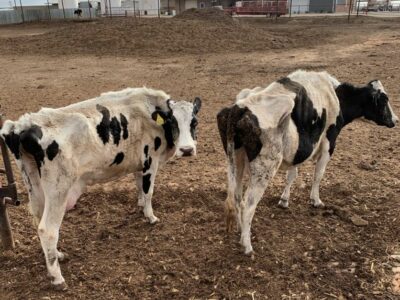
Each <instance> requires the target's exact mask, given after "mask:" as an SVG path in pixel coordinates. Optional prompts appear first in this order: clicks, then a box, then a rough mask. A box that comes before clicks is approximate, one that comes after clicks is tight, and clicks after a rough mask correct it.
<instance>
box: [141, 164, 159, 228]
mask: <svg viewBox="0 0 400 300" xmlns="http://www.w3.org/2000/svg"><path fill="white" fill-rule="evenodd" d="M149 162H150V163H149ZM146 166H147V167H146ZM157 170H158V160H156V159H154V158H153V159H152V158H151V157H149V158H148V160H147V164H146V163H145V167H144V168H143V172H142V180H141V181H142V186H141V191H140V192H139V195H140V193H142V199H143V200H140V198H139V202H140V201H142V203H143V204H144V207H143V213H144V216H145V217H146V218H147V219H149V222H150V224H154V223H157V222H158V221H160V219H159V218H157V217H156V216H155V215H154V213H153V207H152V204H151V198H152V196H153V190H154V182H155V180H156V174H157Z"/></svg>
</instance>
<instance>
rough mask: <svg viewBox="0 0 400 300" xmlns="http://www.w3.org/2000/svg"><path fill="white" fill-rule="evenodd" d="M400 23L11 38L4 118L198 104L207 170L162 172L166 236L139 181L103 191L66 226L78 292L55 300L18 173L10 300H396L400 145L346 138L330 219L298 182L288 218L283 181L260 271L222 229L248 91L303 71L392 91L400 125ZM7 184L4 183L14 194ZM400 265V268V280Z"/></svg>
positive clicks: (170, 23)
mask: <svg viewBox="0 0 400 300" xmlns="http://www.w3.org/2000/svg"><path fill="white" fill-rule="evenodd" d="M399 29H400V23H399V20H398V19H384V18H379V19H374V18H367V17H361V18H358V19H357V20H354V21H353V22H351V23H350V24H346V19H345V18H321V17H320V18H298V19H297V18H293V19H291V20H289V19H279V20H278V21H272V20H268V19H265V18H264V19H258V18H250V19H247V18H241V19H240V20H236V19H235V20H232V19H230V18H224V19H218V18H217V19H211V20H208V19H207V18H205V19H201V18H197V19H195V20H193V19H190V18H172V19H141V20H139V19H136V20H135V19H130V18H123V19H112V20H111V19H107V20H103V19H102V20H96V21H94V22H89V23H51V24H50V23H34V24H24V25H17V26H7V27H0V53H1V56H0V63H1V66H2V67H1V68H0V79H1V80H0V102H1V110H2V112H3V113H5V114H6V117H7V118H11V119H15V118H17V117H18V116H20V115H21V114H23V113H25V112H30V111H36V110H38V109H39V108H40V107H42V106H48V107H59V106H63V105H67V104H69V103H73V102H77V101H80V100H84V99H88V98H90V97H94V96H96V95H99V94H100V93H101V92H105V91H110V90H118V89H121V88H124V87H128V86H132V87H136V86H143V85H146V86H149V87H155V88H160V89H163V90H165V91H167V92H168V93H170V94H171V95H172V97H173V98H175V99H193V97H194V96H200V97H202V99H203V108H202V111H201V112H200V117H199V136H198V140H199V145H198V156H197V157H195V158H188V159H179V160H178V159H176V160H173V161H172V162H170V163H168V164H167V166H166V167H165V168H164V169H163V170H161V172H160V173H159V174H158V178H157V182H156V186H155V192H154V197H153V203H154V209H155V211H156V213H157V216H158V217H160V219H161V222H160V223H158V224H156V225H155V226H151V225H149V224H148V223H147V222H146V220H145V219H144V218H143V216H142V214H141V212H140V211H139V210H138V209H137V207H136V189H135V187H134V179H133V177H132V176H128V177H126V178H122V179H120V180H118V181H115V182H110V183H108V184H105V185H98V186H93V187H91V188H90V189H89V191H88V192H87V193H86V194H84V195H83V196H82V197H81V199H80V200H79V202H78V204H77V207H76V208H75V209H74V210H72V211H71V212H69V213H68V214H67V215H66V217H65V219H64V222H63V226H62V228H61V235H60V242H59V247H60V248H61V250H62V251H65V252H66V253H67V254H68V255H69V259H68V261H67V262H66V263H62V266H61V268H62V271H63V275H64V277H65V279H66V281H67V283H68V285H69V289H68V291H66V292H64V293H60V292H55V291H53V290H51V287H50V285H49V281H48V279H47V278H46V276H45V274H46V266H45V262H44V257H43V253H42V250H41V247H40V242H39V240H38V237H37V234H36V228H34V227H33V225H32V222H31V216H30V215H29V212H28V209H27V202H28V199H27V193H26V190H25V188H24V187H23V185H22V182H21V178H20V174H18V173H16V174H15V176H16V180H17V183H18V192H19V195H18V197H19V199H20V200H21V201H22V204H21V206H20V207H9V215H10V219H11V224H12V228H13V232H14V240H15V244H16V247H15V250H14V251H3V252H1V254H0V276H1V278H2V280H1V282H0V298H1V299H24V300H25V299H94V298H98V299H224V298H225V299H399V297H400V296H399V295H398V293H399V283H400V275H399V273H396V272H397V270H398V269H399V268H398V267H399V261H396V258H398V257H399V256H395V255H396V254H397V255H398V254H400V253H399V252H400V245H399V239H400V217H399V216H400V206H399V200H400V199H399V198H400V196H399V192H400V175H399V174H400V165H399V154H400V133H399V129H398V128H394V129H387V128H382V127H378V126H375V125H370V124H367V123H362V122H355V123H352V124H351V125H349V126H348V127H346V128H345V129H344V130H343V132H342V134H341V135H340V137H339V140H338V143H337V148H336V152H335V154H334V156H333V160H332V161H331V162H330V164H329V165H328V168H327V172H326V175H325V177H324V180H323V182H322V184H321V199H322V200H323V201H324V202H325V203H326V204H328V207H327V208H326V209H312V208H310V207H309V205H308V197H309V192H310V187H311V180H312V166H311V165H307V166H305V167H304V168H301V169H300V174H299V175H300V176H299V178H298V179H297V181H296V184H295V186H294V187H293V192H292V202H291V207H290V208H289V209H288V210H282V209H279V208H278V207H277V202H278V199H279V196H280V194H281V192H282V190H283V188H284V185H285V174H284V173H283V172H280V173H279V174H278V176H276V177H275V179H274V181H273V182H272V184H271V185H270V187H269V188H268V189H267V192H266V194H265V196H264V198H263V200H262V201H261V203H260V205H259V206H258V209H257V212H256V215H255V220H254V222H253V231H252V233H253V246H254V249H255V252H256V253H255V255H254V257H247V256H245V255H243V254H242V251H241V249H240V247H239V244H238V236H237V234H230V235H227V234H226V233H225V228H224V222H223V220H224V219H223V201H224V199H225V196H226V187H225V182H226V179H225V168H226V167H225V166H226V163H225V158H224V154H223V150H222V146H221V144H220V141H219V137H218V132H217V126H216V112H217V111H218V110H219V109H221V108H222V107H224V106H226V105H229V104H230V103H232V102H233V101H234V98H235V95H236V94H237V93H238V92H239V91H240V90H241V89H243V88H246V87H255V86H266V85H267V84H268V83H270V82H271V81H273V80H276V79H278V78H280V77H282V76H285V75H287V74H288V73H289V72H291V71H294V70H296V69H299V68H302V69H307V70H327V71H329V72H330V73H332V74H333V75H335V76H336V77H337V78H339V80H341V81H349V82H352V83H356V84H364V83H367V82H368V81H370V80H372V79H376V78H378V79H380V80H382V82H383V83H384V85H385V87H386V89H387V92H388V94H389V95H390V99H391V102H392V103H393V104H392V105H393V107H394V110H396V111H397V112H399V111H400V102H399V96H400V90H399V78H400V56H399V55H398V53H399V52H398V49H399V47H400V31H399ZM3 183H4V182H3ZM396 267H397V269H396Z"/></svg>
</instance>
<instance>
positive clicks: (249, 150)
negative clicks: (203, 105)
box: [217, 105, 262, 161]
mask: <svg viewBox="0 0 400 300" xmlns="http://www.w3.org/2000/svg"><path fill="white" fill-rule="evenodd" d="M217 122H218V129H219V133H220V136H221V141H222V144H223V146H224V150H225V153H227V145H228V142H230V141H232V142H233V144H234V148H235V149H239V148H241V147H244V149H245V151H246V154H247V158H248V159H249V161H252V160H254V159H255V158H256V157H257V156H258V154H259V153H260V151H261V148H262V142H261V140H260V135H261V128H260V126H259V123H258V119H257V117H256V116H255V115H254V114H252V112H251V111H250V110H249V109H248V108H240V107H239V106H237V105H234V106H232V107H230V108H224V109H223V110H221V111H220V112H219V113H218V115H217Z"/></svg>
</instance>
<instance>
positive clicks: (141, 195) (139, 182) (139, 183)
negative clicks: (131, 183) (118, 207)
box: [135, 171, 144, 208]
mask: <svg viewBox="0 0 400 300" xmlns="http://www.w3.org/2000/svg"><path fill="white" fill-rule="evenodd" d="M135 180H136V188H137V193H138V203H137V205H138V206H139V207H142V208H143V207H144V193H143V172H142V171H140V172H136V174H135Z"/></svg>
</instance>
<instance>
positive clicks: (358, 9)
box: [357, 0, 361, 17]
mask: <svg viewBox="0 0 400 300" xmlns="http://www.w3.org/2000/svg"><path fill="white" fill-rule="evenodd" d="M360 2H361V0H358V5H357V17H358V13H359V12H360Z"/></svg>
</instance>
